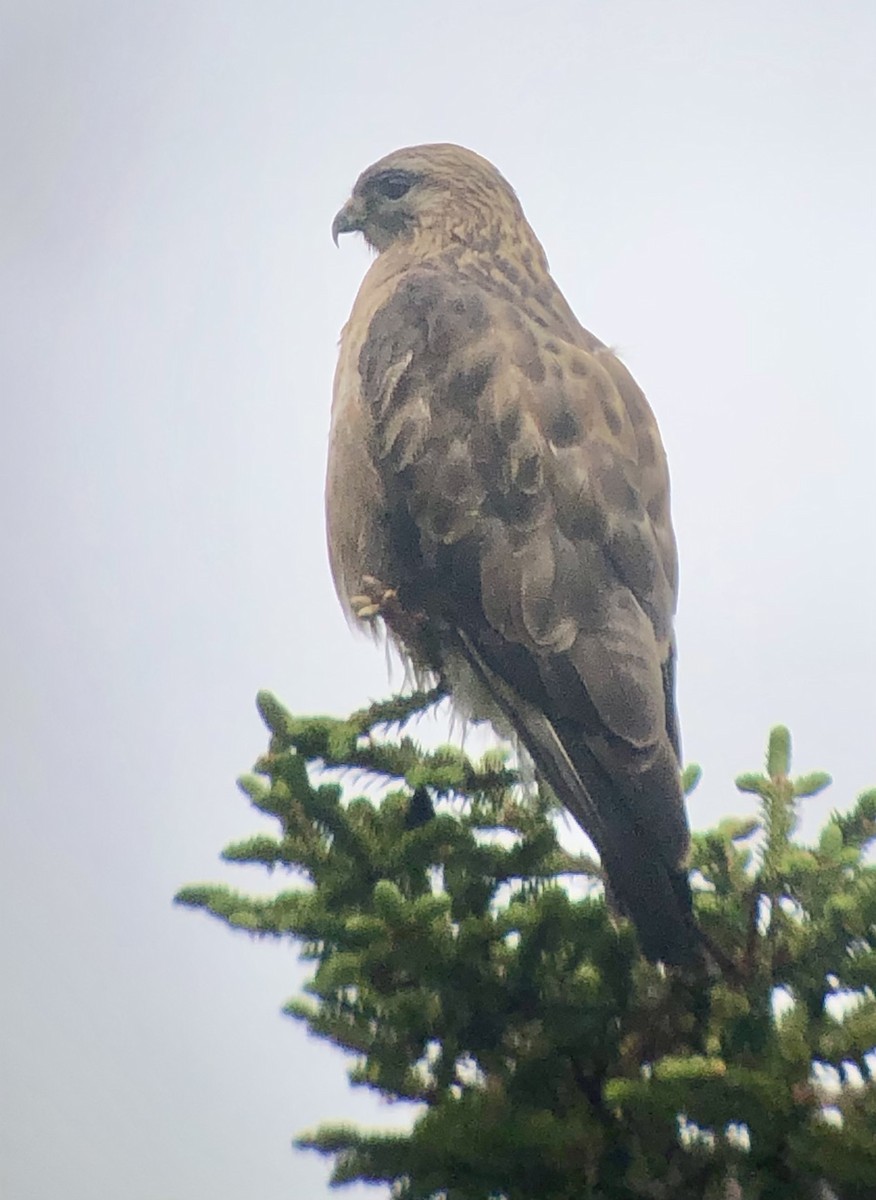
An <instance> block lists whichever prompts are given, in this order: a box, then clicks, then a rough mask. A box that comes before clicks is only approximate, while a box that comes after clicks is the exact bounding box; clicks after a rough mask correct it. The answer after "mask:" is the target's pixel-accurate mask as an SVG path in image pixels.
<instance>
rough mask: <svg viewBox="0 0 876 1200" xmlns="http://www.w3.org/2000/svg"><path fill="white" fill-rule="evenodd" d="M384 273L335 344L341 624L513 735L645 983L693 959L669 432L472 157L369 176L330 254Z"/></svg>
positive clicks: (436, 159)
mask: <svg viewBox="0 0 876 1200" xmlns="http://www.w3.org/2000/svg"><path fill="white" fill-rule="evenodd" d="M353 230H355V231H358V232H360V233H362V234H363V235H364V237H365V240H366V241H367V242H368V244H369V245H370V246H371V247H373V249H374V250H376V251H377V258H376V260H375V261H374V263H373V264H372V266H371V268H370V270H369V271H368V273H367V275H366V276H365V279H364V281H363V283H362V286H361V288H360V289H359V294H358V296H357V297H356V302H355V304H354V306H353V311H352V314H351V316H350V320H349V322H348V323H347V325H346V327H345V329H344V331H343V335H342V338H341V346H340V360H339V362H338V369H337V374H336V377H335V388H334V405H333V411H332V431H331V447H330V455H329V465H328V481H327V497H326V504H327V515H328V541H329V552H330V557H331V565H332V572H333V575H334V580H335V584H336V587H337V590H338V594H339V596H340V599H341V602H342V603H343V605H344V607H345V608H346V610H347V612H348V614H350V615H352V616H354V617H356V618H359V619H367V618H373V617H374V616H375V615H379V616H380V617H381V618H382V619H383V621H384V622H385V624H386V626H387V629H388V631H389V634H390V635H391V637H392V638H393V639H394V641H395V642H397V643H398V644H399V645H400V647H401V649H402V650H403V651H404V653H405V654H406V655H407V656H408V657H409V658H410V660H411V661H412V662H413V663H414V665H415V666H416V667H418V668H419V669H421V670H429V671H431V672H433V673H434V674H435V675H437V676H438V677H440V678H441V679H442V680H444V681H445V682H446V683H447V685H448V686H449V688H450V690H451V692H452V695H453V697H454V699H455V701H456V702H457V703H458V704H459V706H460V707H461V709H462V710H463V711H464V712H467V713H469V714H470V715H472V716H474V717H478V718H488V719H490V720H492V721H493V723H494V724H495V725H496V726H497V727H498V728H499V729H501V730H502V731H503V732H507V731H508V730H511V731H513V732H514V733H516V734H517V736H518V737H519V739H520V741H521V742H522V743H523V745H524V746H525V747H526V749H527V750H528V752H529V754H530V755H531V756H532V758H533V760H534V762H535V764H536V767H537V768H538V769H539V771H540V772H541V773H542V775H543V776H544V778H545V779H546V780H547V781H548V782H549V783H550V785H551V787H552V788H553V790H554V791H555V793H556V795H557V796H558V797H559V799H560V800H561V801H562V802H563V804H564V805H565V806H566V807H567V808H568V810H569V811H570V812H571V813H572V815H573V816H574V817H575V818H576V820H577V821H578V822H579V824H580V825H581V826H582V827H583V829H584V830H585V831H586V833H587V834H588V835H589V837H590V838H591V840H592V841H593V842H594V844H595V845H596V847H597V849H598V851H599V854H600V856H601V858H602V863H603V867H604V869H605V873H606V875H607V877H608V881H609V888H610V892H611V894H612V896H613V899H614V902H615V903H616V904H617V905H618V906H619V907H620V908H621V910H622V911H623V912H625V913H626V914H627V915H628V916H629V917H630V918H631V919H632V921H633V923H634V924H635V926H636V928H637V930H638V934H639V939H640V942H641V946H642V949H643V951H644V953H645V954H646V955H647V956H648V957H649V958H650V959H652V960H658V959H659V960H663V961H665V962H667V963H671V964H678V965H682V964H686V963H690V962H692V961H693V960H694V959H695V958H696V957H697V950H696V947H697V933H696V927H695V925H694V922H693V917H692V914H691V900H690V890H689V885H688V878H687V871H686V869H685V858H686V855H687V850H688V840H689V839H688V828H687V821H686V817H685V811H684V799H683V796H682V791H681V784H680V778H679V738H678V723H677V718H676V712H675V700H674V674H675V652H674V646H673V632H672V618H673V613H674V611H675V599H676V586H677V571H676V553H675V541H674V537H673V533H672V526H671V523H670V516H669V479H668V475H667V469H666V459H665V455H664V452H663V446H662V444H661V441H660V435H659V433H658V430H657V425H656V423H655V421H654V416H653V414H652V412H651V410H650V408H649V407H648V404H647V402H646V401H645V398H644V396H643V395H642V393H641V391H640V390H639V388H638V387H637V386H636V384H635V382H634V381H633V379H632V377H631V376H630V374H629V372H628V371H627V370H626V368H625V367H624V366H623V365H622V364H621V363H620V362H619V361H618V359H617V358H615V356H614V355H613V354H612V353H611V352H610V351H609V350H608V349H607V348H606V347H605V346H603V344H602V343H601V342H600V341H598V340H597V339H596V338H595V337H593V335H592V334H590V333H588V332H587V331H586V330H585V329H584V328H582V326H581V325H580V324H579V323H578V321H577V319H576V318H575V316H574V314H573V313H572V310H571V309H570V308H569V305H568V304H567V302H566V300H565V299H564V297H563V295H562V293H561V292H560V290H559V288H558V287H557V285H556V284H555V283H554V281H553V279H552V278H551V276H550V273H549V270H548V264H547V260H546V258H545V255H544V251H543V250H542V247H541V245H540V243H539V241H538V239H537V238H536V236H535V234H534V233H533V231H532V229H531V228H530V226H529V224H528V223H527V221H526V218H525V217H524V215H523V210H522V209H521V207H520V203H519V201H518V199H517V197H516V195H515V194H514V191H513V190H512V188H511V187H510V186H509V184H508V183H507V182H506V181H505V179H503V177H502V176H501V175H500V174H499V172H498V171H497V170H496V169H495V167H493V166H492V165H491V164H490V163H488V162H487V161H486V160H485V159H483V158H481V157H480V156H479V155H477V154H474V153H473V152H472V151H470V150H465V149H463V148H462V147H460V146H452V145H430V146H414V147H410V148H408V149H404V150H398V151H396V152H395V153H394V154H390V155H388V156H387V157H386V158H383V159H381V160H380V162H377V163H375V164H374V166H372V167H369V168H368V170H366V171H365V172H364V173H363V174H362V175H361V176H360V177H359V179H358V181H357V182H356V186H355V187H354V189H353V195H352V197H351V199H350V200H348V202H347V203H346V204H345V205H344V207H343V208H342V209H341V211H340V212H339V213H338V215H337V216H336V218H335V221H334V225H333V227H332V233H333V235H334V238H335V241H337V237H338V234H340V233H347V232H350V231H353Z"/></svg>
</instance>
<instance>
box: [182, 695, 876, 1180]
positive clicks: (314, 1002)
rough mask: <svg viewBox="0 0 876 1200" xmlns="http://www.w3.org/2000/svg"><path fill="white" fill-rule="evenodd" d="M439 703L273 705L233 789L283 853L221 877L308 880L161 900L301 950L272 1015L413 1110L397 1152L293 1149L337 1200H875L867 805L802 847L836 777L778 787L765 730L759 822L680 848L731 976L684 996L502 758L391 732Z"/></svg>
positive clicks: (381, 1139) (680, 982)
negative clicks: (807, 825)
mask: <svg viewBox="0 0 876 1200" xmlns="http://www.w3.org/2000/svg"><path fill="white" fill-rule="evenodd" d="M437 699H439V693H437V692H433V693H417V694H415V695H413V696H409V697H396V698H394V699H392V700H390V701H389V702H387V703H383V704H375V705H373V706H372V707H371V708H369V709H367V710H364V711H362V712H359V713H356V714H354V715H353V716H352V717H350V719H349V720H346V721H341V720H334V719H331V718H327V717H314V718H303V719H299V718H295V717H293V716H291V715H290V714H289V713H288V712H286V711H285V710H284V709H283V708H282V707H281V705H280V704H279V703H278V702H277V701H276V700H275V699H274V698H273V697H272V696H270V695H268V694H262V695H261V696H260V697H259V706H260V710H261V713H262V716H263V718H264V720H265V722H266V724H267V726H268V728H269V729H270V732H271V740H270V747H269V751H268V753H267V754H266V755H265V756H264V757H263V758H262V759H261V760H260V761H259V762H258V763H257V764H256V768H255V772H256V773H255V774H253V775H249V776H246V777H244V778H243V779H242V780H241V787H242V789H243V791H244V792H245V793H246V794H247V795H248V797H249V799H250V801H251V802H252V804H253V805H254V806H255V807H256V808H257V809H259V810H260V811H261V812H264V813H268V814H270V815H271V816H272V817H274V818H276V820H277V822H278V826H279V830H278V834H277V835H276V836H265V835H259V836H256V837H253V838H250V839H249V840H247V841H243V842H239V843H236V844H234V845H232V846H230V847H228V848H227V849H226V851H225V852H224V857H225V858H226V859H227V860H229V861H233V862H244V863H261V864H263V865H265V866H266V867H268V868H269V869H270V870H273V869H274V868H277V867H282V868H284V869H285V870H286V871H288V872H290V873H291V874H293V875H297V876H298V877H299V878H298V881H297V883H296V885H295V886H293V887H291V888H288V889H284V890H282V891H279V892H278V893H277V894H276V895H274V896H272V897H270V898H255V897H250V896H246V895H243V894H240V893H239V892H236V891H233V890H230V889H228V888H226V887H221V886H194V887H187V888H184V889H183V890H182V891H181V892H180V893H179V895H178V896H177V901H178V902H179V903H181V904H185V905H188V906H190V907H194V908H201V909H204V910H206V911H208V912H210V913H212V914H213V915H214V916H217V917H219V918H220V919H221V920H223V921H224V922H225V923H226V924H228V925H229V926H231V927H232V928H235V929H243V930H246V931H248V932H249V933H252V934H256V935H260V936H271V937H275V938H290V939H293V940H294V941H295V942H296V943H297V944H298V945H299V947H300V953H301V956H302V958H304V959H305V960H307V961H309V962H311V963H312V964H313V971H312V974H311V976H310V978H309V980H308V982H307V983H306V985H305V989H304V990H305V993H306V995H305V996H303V997H299V998H296V999H293V1000H291V1001H290V1002H289V1003H288V1004H287V1006H286V1011H287V1012H288V1013H289V1014H290V1015H291V1016H293V1017H294V1018H296V1019H297V1020H300V1021H302V1022H304V1023H305V1024H306V1025H307V1026H308V1027H309V1029H310V1030H311V1032H312V1033H314V1034H316V1035H317V1036H319V1037H322V1038H325V1039H327V1040H329V1041H331V1042H332V1043H334V1044H335V1045H337V1046H339V1047H341V1048H342V1049H343V1050H345V1051H347V1052H348V1054H350V1055H351V1056H352V1057H353V1065H352V1068H351V1070H350V1078H351V1079H352V1081H353V1082H354V1083H355V1084H364V1085H367V1086H369V1087H371V1088H374V1089H376V1090H377V1091H378V1092H380V1093H381V1094H382V1095H384V1096H386V1097H388V1098H391V1099H393V1100H404V1101H410V1102H411V1105H412V1107H411V1114H412V1129H411V1131H410V1132H409V1133H398V1132H393V1133H374V1132H365V1131H362V1130H358V1129H356V1128H351V1127H349V1126H332V1127H323V1128H321V1129H318V1130H317V1131H316V1132H314V1133H311V1134H309V1135H307V1136H304V1137H302V1138H300V1139H299V1142H298V1144H299V1145H300V1146H303V1147H310V1148H313V1149H316V1150H317V1151H320V1152H321V1153H323V1154H328V1155H331V1156H333V1159H334V1172H333V1176H332V1178H333V1182H334V1183H336V1184H343V1183H346V1182H349V1181H353V1180H360V1181H367V1182H372V1183H383V1184H387V1185H390V1187H391V1189H392V1194H393V1196H395V1197H398V1198H399V1200H427V1198H431V1197H435V1198H438V1197H440V1198H441V1200H573V1198H574V1200H585V1198H587V1197H592V1198H594V1200H596V1198H599V1200H633V1198H639V1197H642V1198H648V1200H663V1198H666V1200H669V1198H673V1200H688V1198H689V1200H710V1198H713V1200H731V1198H734V1200H795V1198H796V1197H821V1198H822V1200H824V1198H826V1197H830V1196H835V1197H836V1198H838V1200H865V1197H866V1198H872V1197H874V1196H876V1085H874V1083H873V1082H872V1079H871V1066H872V1065H873V1060H872V1055H873V1052H874V1047H876V994H874V992H876V868H874V867H873V866H869V865H867V862H866V851H867V848H868V846H869V845H870V843H871V841H872V840H873V839H874V837H876V790H873V791H869V792H866V793H865V794H864V795H862V796H861V797H860V798H859V799H858V801H857V803H856V804H855V805H854V807H853V808H852V809H851V811H849V812H848V813H845V814H839V813H835V814H834V815H833V816H831V818H830V819H829V821H828V822H827V824H826V825H825V827H824V830H823V831H822V833H821V836H820V838H819V840H818V843H817V844H816V845H814V846H804V845H801V844H800V843H799V842H798V841H795V840H794V837H793V834H794V826H795V817H796V813H797V808H798V805H799V803H800V801H802V800H803V799H805V798H806V797H808V796H813V795H815V794H817V793H818V792H820V791H821V790H822V789H824V788H825V787H826V786H827V785H828V784H829V783H830V780H829V777H828V776H826V775H822V774H817V775H810V776H806V777H803V778H797V779H794V778H792V777H791V774H790V767H791V763H790V759H791V755H790V739H789V735H788V732H787V730H785V729H783V728H781V727H779V728H776V729H774V730H773V731H772V733H771V735H770V739H769V747H768V753H767V765H766V771H765V773H763V774H752V775H744V776H742V777H740V778H739V779H738V780H737V786H738V787H739V788H740V790H741V791H742V792H744V793H748V794H750V795H752V796H753V797H755V798H756V802H757V805H758V815H757V817H753V818H746V819H735V818H733V819H730V818H728V819H726V820H724V821H722V822H721V823H720V825H718V827H717V828H716V829H713V830H710V831H708V832H706V833H699V834H696V835H695V836H694V841H693V850H692V870H693V880H694V886H695V889H696V910H697V916H698V920H699V922H700V924H701V926H702V928H703V930H704V931H705V933H706V935H707V937H708V938H709V939H710V940H711V942H712V943H713V945H714V947H715V948H716V952H717V958H718V959H719V960H720V961H721V962H722V963H723V966H722V967H720V968H719V967H718V966H716V965H714V964H713V966H712V969H711V970H710V971H708V972H705V971H704V972H700V973H698V974H695V975H690V974H688V975H685V974H682V973H679V972H671V971H666V970H664V969H663V968H660V967H655V966H652V965H650V964H649V963H647V962H646V961H645V960H644V959H643V958H642V957H641V955H640V954H639V953H638V950H637V947H636V942H635V935H634V932H633V930H632V928H631V927H630V926H629V925H628V924H627V923H626V922H623V921H615V920H613V919H612V918H611V916H610V915H609V913H608V911H607V909H606V906H605V903H604V901H603V898H602V895H601V891H600V889H599V887H598V883H599V867H598V864H597V863H595V862H594V861H593V860H591V859H589V858H588V857H586V856H582V855H573V854H569V853H567V852H566V851H564V850H563V848H562V847H561V845H560V843H559V842H558V839H557V834H556V830H555V824H556V821H555V818H556V802H555V801H553V800H552V798H551V797H550V796H549V795H548V794H546V793H545V792H542V791H540V790H537V789H535V788H534V787H531V786H530V787H527V786H525V785H523V784H522V783H521V782H520V780H519V779H518V777H517V775H516V774H515V772H514V771H512V770H511V769H509V767H508V765H507V762H506V759H505V757H504V755H503V754H502V752H500V751H492V752H490V753H488V754H486V755H484V757H483V758H482V759H481V760H480V761H479V762H473V761H471V760H470V759H469V758H468V757H467V756H466V755H465V754H464V753H463V752H462V751H461V750H459V749H456V748H454V747H444V748H442V749H439V750H437V751H432V752H427V751H425V750H423V749H422V748H421V747H419V746H418V745H417V743H416V742H415V741H414V740H413V738H412V737H410V736H408V735H407V734H406V733H405V726H406V724H407V723H408V721H409V720H410V718H411V717H412V716H413V715H415V714H417V713H419V712H421V711H422V710H424V709H425V708H427V707H428V706H429V705H431V704H433V703H434V702H435V701H436V700H437ZM326 767H330V768H344V769H346V772H345V774H344V775H343V776H342V778H343V780H344V783H353V784H354V785H355V787H356V788H360V789H361V784H362V782H363V781H365V780H367V782H368V784H369V786H368V788H367V789H365V790H366V791H367V792H368V794H367V795H362V794H356V795H353V796H352V797H351V798H348V797H347V796H346V795H345V794H344V790H343V788H342V786H341V785H340V784H338V783H336V782H329V781H326V779H325V778H324V777H322V778H321V776H322V773H323V770H324V768H326ZM697 776H698V772H697V770H696V768H688V771H687V772H686V776H685V781H686V785H687V787H688V788H689V789H690V788H691V787H693V786H695V784H696V781H697ZM375 784H377V785H380V786H379V787H375V786H374V785H375ZM868 1056H870V1058H869V1061H868Z"/></svg>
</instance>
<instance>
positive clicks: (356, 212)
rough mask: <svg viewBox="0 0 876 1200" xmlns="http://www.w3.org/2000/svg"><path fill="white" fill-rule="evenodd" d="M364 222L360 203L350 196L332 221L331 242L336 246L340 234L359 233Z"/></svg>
mask: <svg viewBox="0 0 876 1200" xmlns="http://www.w3.org/2000/svg"><path fill="white" fill-rule="evenodd" d="M364 221H365V210H364V207H363V205H362V202H361V201H360V200H358V199H357V198H356V197H355V196H351V197H350V199H349V200H348V201H347V203H346V204H345V205H344V207H343V208H342V209H341V211H340V212H339V213H338V215H337V216H336V217H335V219H334V220H333V221H332V241H333V242H334V244H335V245H336V246H337V244H338V238H339V237H340V235H341V234H342V233H361V232H362V225H363V223H364Z"/></svg>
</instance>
